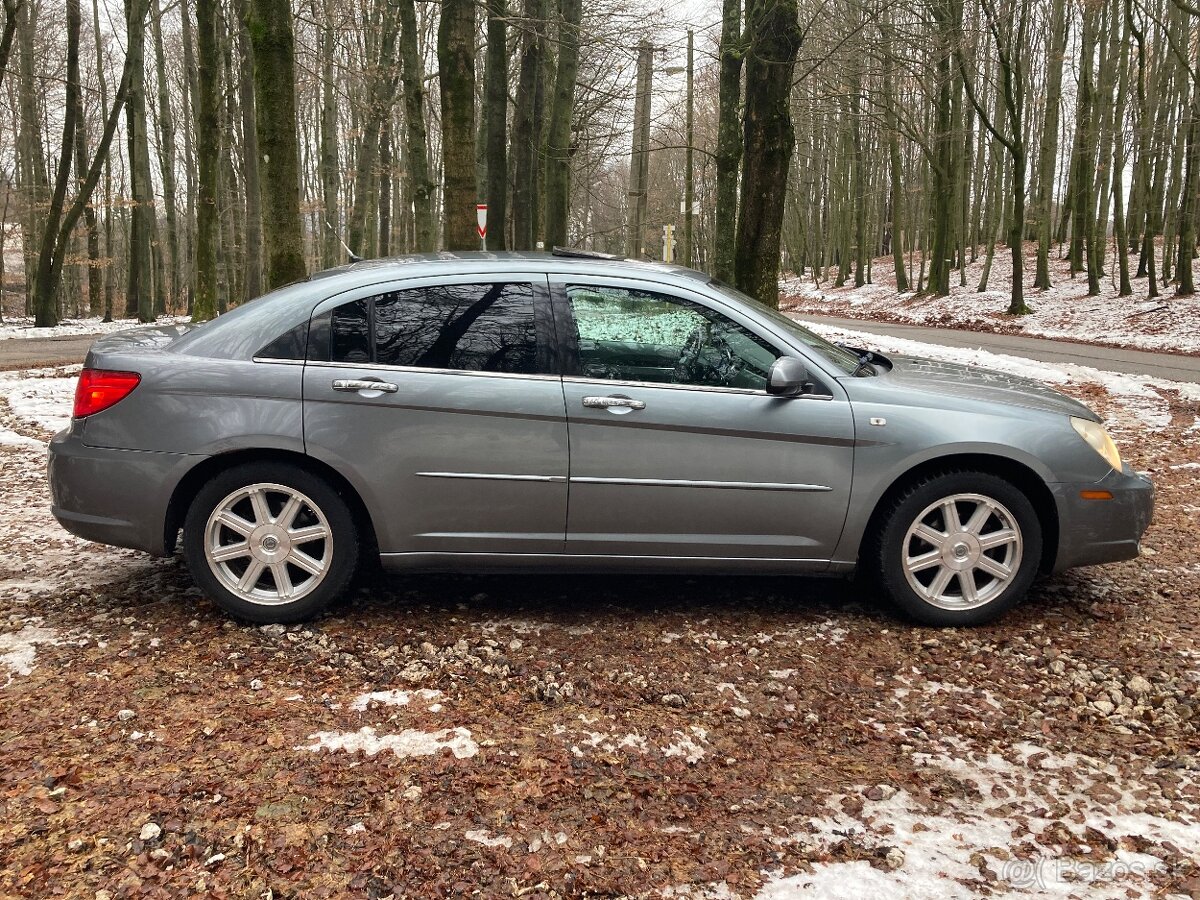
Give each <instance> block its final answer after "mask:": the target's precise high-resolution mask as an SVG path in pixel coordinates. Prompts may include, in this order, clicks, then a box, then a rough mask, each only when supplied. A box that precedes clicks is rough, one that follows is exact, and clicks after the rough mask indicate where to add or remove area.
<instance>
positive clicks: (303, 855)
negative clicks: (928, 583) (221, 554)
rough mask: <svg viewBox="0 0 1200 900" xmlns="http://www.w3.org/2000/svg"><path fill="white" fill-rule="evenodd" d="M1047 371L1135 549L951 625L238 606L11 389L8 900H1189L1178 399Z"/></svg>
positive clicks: (713, 584)
mask: <svg viewBox="0 0 1200 900" xmlns="http://www.w3.org/2000/svg"><path fill="white" fill-rule="evenodd" d="M48 374H49V375H51V376H53V375H55V374H56V373H48ZM12 377H14V378H22V379H27V378H28V377H30V374H29V373H15V374H14V375H13V376H12ZM53 380H54V379H53V378H50V379H48V381H53ZM22 383H23V384H24V383H26V381H23V382H22ZM2 387H3V385H2V384H0V389H2ZM48 389H49V388H48ZM1063 389H1064V390H1067V391H1068V392H1070V393H1072V394H1074V395H1076V396H1078V397H1080V398H1081V399H1083V400H1085V402H1088V403H1089V404H1092V405H1093V406H1094V407H1095V408H1097V409H1098V410H1099V411H1100V412H1101V413H1102V414H1104V415H1106V416H1107V417H1109V421H1110V424H1111V425H1112V426H1113V430H1114V433H1115V434H1116V436H1117V438H1118V441H1119V443H1120V444H1121V449H1122V452H1123V453H1124V454H1125V455H1126V456H1127V458H1128V459H1130V461H1131V462H1132V464H1133V465H1135V466H1136V467H1138V468H1140V469H1147V470H1149V471H1150V472H1151V473H1152V475H1153V477H1154V478H1155V480H1156V483H1157V486H1158V492H1159V493H1158V504H1159V505H1158V511H1157V514H1156V518H1155V522H1154V524H1153V526H1152V527H1151V529H1150V531H1149V532H1148V534H1147V537H1146V542H1145V547H1146V554H1145V555H1144V556H1143V557H1142V558H1141V559H1139V560H1137V561H1134V562H1130V563H1124V564H1119V565H1115V566H1110V567H1104V568H1097V569H1084V570H1079V571H1075V572H1071V573H1067V574H1065V575H1062V576H1057V577H1054V578H1050V579H1046V580H1043V581H1041V582H1039V583H1038V584H1037V585H1036V586H1035V588H1034V590H1033V592H1032V595H1031V597H1030V599H1029V601H1028V602H1027V603H1025V604H1024V605H1022V606H1021V607H1020V608H1018V609H1017V610H1016V611H1015V612H1014V613H1013V614H1011V615H1010V616H1008V617H1007V618H1006V619H1005V620H1004V621H1002V622H1000V623H998V624H996V625H993V626H989V627H986V628H980V629H974V630H970V631H952V630H935V629H927V628H917V627H913V626H911V625H909V624H908V623H906V622H904V621H902V620H900V619H898V618H897V617H896V616H895V615H894V614H893V613H892V612H891V611H890V610H888V609H887V608H885V607H884V606H882V605H881V604H880V602H879V601H878V600H877V598H876V597H875V596H874V595H873V594H872V593H871V591H870V590H869V589H868V588H866V587H865V586H864V585H863V584H861V583H857V582H848V581H840V580H820V579H781V578H761V579H755V578H736V579H735V578H708V577H697V578H687V577H640V578H631V577H605V578H597V577H589V578H557V577H472V578H467V577H451V576H426V577H420V578H416V577H413V578H394V579H385V578H382V577H370V578H366V579H364V580H363V581H361V582H360V583H359V584H358V585H356V587H355V588H354V590H353V591H352V593H351V596H350V597H348V599H347V600H346V601H345V602H344V603H342V604H340V605H339V606H337V607H336V608H334V609H333V610H331V611H330V612H329V613H328V614H327V615H326V616H324V617H322V618H321V619H319V620H317V621H314V622H311V623H308V624H306V625H301V626H289V627H282V626H268V627H252V626H247V625H243V624H240V623H236V622H233V621H230V620H229V619H227V618H226V617H225V616H224V615H222V614H221V613H220V611H219V610H217V609H215V608H214V607H213V606H212V605H211V604H210V603H208V602H207V601H206V600H204V599H203V598H202V597H201V596H200V595H199V592H198V591H197V590H196V589H195V587H194V586H193V585H192V583H191V580H190V579H189V577H188V575H187V572H186V570H185V568H184V566H183V564H182V560H181V559H180V558H179V557H174V558H171V559H166V560H155V559H150V558H148V557H146V556H144V555H141V554H137V553H134V552H131V551H122V550H115V549H109V548H103V547H98V546H94V545H89V544H86V543H84V542H82V541H78V540H76V539H75V538H73V537H71V536H70V535H68V534H66V532H64V531H62V530H61V529H60V528H59V527H58V526H57V525H56V523H55V522H54V521H53V519H52V518H51V516H50V515H49V512H48V508H47V506H48V501H47V496H46V483H45V474H44V449H43V448H42V445H41V442H43V441H44V440H45V439H46V438H48V436H49V433H48V431H47V430H46V429H44V428H42V427H40V426H39V425H37V424H36V422H35V421H32V420H30V419H28V418H23V417H22V416H19V415H17V414H15V413H14V412H13V410H12V408H11V407H9V406H7V405H5V404H4V403H3V402H0V433H4V432H5V431H6V432H7V433H9V434H11V435H14V436H15V437H13V438H10V439H8V440H5V441H2V442H0V467H2V468H3V477H2V479H0V685H2V686H0V896H31V897H32V896H37V897H50V896H68V897H88V898H104V897H106V898H109V900H116V898H121V897H135V896H147V897H158V896H162V897H167V896H170V897H174V896H180V895H185V894H202V895H205V896H214V897H266V896H271V897H305V898H307V897H343V896H349V897H372V898H385V897H388V896H394V897H426V896H428V897H433V896H445V895H448V894H452V895H459V894H468V893H471V894H473V895H477V896H486V897H492V896H496V897H500V896H504V897H509V896H520V897H567V896H604V897H616V896H630V897H696V898H700V897H705V898H729V897H756V896H757V897H762V898H782V897H835V896H855V897H861V896H866V895H868V894H874V895H877V896H878V897H929V898H941V897H962V896H971V895H985V896H990V895H1008V894H1014V895H1018V896H1027V895H1044V896H1056V897H1071V896H1075V897H1104V896H1111V897H1139V896H1146V897H1150V896H1184V897H1187V896H1191V897H1200V735H1198V730H1197V723H1198V722H1200V645H1198V642H1197V636H1198V635H1200V611H1198V607H1197V603H1196V596H1197V592H1198V589H1200V556H1198V554H1197V538H1196V535H1197V533H1198V532H1200V501H1198V500H1197V499H1196V497H1197V490H1198V489H1200V466H1195V465H1194V464H1195V463H1196V462H1197V461H1200V409H1198V408H1197V404H1196V403H1194V402H1192V401H1188V400H1185V399H1180V398H1179V397H1177V396H1170V395H1169V394H1168V395H1164V396H1165V397H1166V399H1165V401H1164V402H1166V403H1167V404H1168V407H1169V408H1168V409H1167V411H1166V413H1165V414H1164V415H1162V416H1159V417H1158V418H1157V419H1156V421H1161V423H1162V424H1161V425H1160V427H1157V428H1152V427H1149V426H1148V425H1147V424H1146V420H1145V419H1144V418H1143V417H1139V416H1138V415H1137V410H1136V409H1133V408H1131V406H1130V404H1129V401H1128V398H1124V399H1123V400H1122V402H1116V400H1114V399H1113V397H1112V396H1111V395H1110V394H1109V393H1108V392H1107V391H1106V390H1105V389H1103V388H1102V387H1099V386H1097V385H1089V384H1076V385H1066V386H1064V387H1063ZM0 393H2V390H0ZM18 438H19V440H18Z"/></svg>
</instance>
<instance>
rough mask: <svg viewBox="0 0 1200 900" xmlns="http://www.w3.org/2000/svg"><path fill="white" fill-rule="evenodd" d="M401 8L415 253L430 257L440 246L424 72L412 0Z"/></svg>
mask: <svg viewBox="0 0 1200 900" xmlns="http://www.w3.org/2000/svg"><path fill="white" fill-rule="evenodd" d="M397 2H398V4H399V7H400V10H399V12H400V70H401V72H400V77H401V80H402V82H403V85H404V134H405V145H404V149H405V156H406V158H407V163H408V165H407V167H406V169H407V173H408V191H409V196H410V197H412V204H413V229H414V239H415V246H416V249H417V250H418V251H420V252H422V253H427V252H429V251H431V250H433V249H434V248H435V247H436V246H437V228H436V226H435V224H434V220H433V192H434V184H433V181H432V180H431V179H430V177H429V149H428V147H427V146H426V141H427V137H426V132H425V85H424V77H423V76H424V69H423V67H422V65H421V57H420V54H419V53H418V49H417V15H416V7H415V6H414V5H413V0H397Z"/></svg>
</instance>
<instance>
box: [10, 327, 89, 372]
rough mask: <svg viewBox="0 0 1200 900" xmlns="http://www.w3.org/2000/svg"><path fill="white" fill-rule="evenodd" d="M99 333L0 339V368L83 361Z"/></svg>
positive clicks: (56, 364) (23, 367)
mask: <svg viewBox="0 0 1200 900" xmlns="http://www.w3.org/2000/svg"><path fill="white" fill-rule="evenodd" d="M98 337H99V335H98V334H85V335H69V336H65V337H53V338H10V339H8V340H3V341H0V370H3V369H26V368H31V367H33V366H63V365H67V364H68V363H81V362H83V358H84V357H85V356H87V352H88V347H90V346H92V341H94V340H96V338H98Z"/></svg>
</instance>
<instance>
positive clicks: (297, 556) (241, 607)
mask: <svg viewBox="0 0 1200 900" xmlns="http://www.w3.org/2000/svg"><path fill="white" fill-rule="evenodd" d="M183 546H184V554H185V556H186V558H187V562H188V568H189V569H191V572H192V577H193V578H195V580H196V583H197V584H198V585H199V586H200V588H201V589H202V590H203V591H204V592H205V594H207V595H208V596H209V597H210V598H211V599H212V600H213V601H214V602H216V603H217V604H219V605H220V606H221V607H222V608H223V609H225V610H226V611H227V612H229V613H231V614H233V615H234V616H237V617H238V618H241V619H246V620H248V621H250V622H256V623H260V624H271V623H289V622H298V621H301V620H304V619H307V618H310V617H311V616H313V615H315V614H316V613H317V612H319V611H320V610H321V609H323V608H324V607H325V606H326V605H327V604H328V603H329V602H330V601H332V600H333V599H335V598H336V597H337V596H338V595H339V594H340V593H341V592H342V591H343V590H344V589H345V587H346V585H347V584H348V583H349V582H350V579H351V578H352V577H353V576H354V570H355V567H356V565H357V562H358V554H359V541H358V533H357V528H356V527H355V523H354V517H353V515H351V513H350V509H349V507H348V506H347V505H346V503H345V501H344V500H342V498H341V497H340V496H338V493H337V491H336V490H334V489H333V488H332V487H330V486H329V484H328V483H327V482H325V481H324V480H323V479H321V478H320V477H318V476H316V475H314V474H312V473H311V472H308V471H306V470H305V469H302V468H300V467H298V466H292V465H287V464H282V463H281V464H275V463H250V464H247V465H242V466H237V467H235V468H232V469H229V470H227V471H225V472H222V473H221V474H219V475H218V476H216V477H215V478H214V479H213V480H212V481H210V482H209V483H208V484H206V485H205V486H204V487H203V488H202V489H201V490H200V492H199V493H198V494H197V495H196V499H195V500H194V501H193V502H192V505H191V507H190V508H189V509H188V513H187V517H186V519H185V520H184V526H183Z"/></svg>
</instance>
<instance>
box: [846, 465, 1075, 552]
mask: <svg viewBox="0 0 1200 900" xmlns="http://www.w3.org/2000/svg"><path fill="white" fill-rule="evenodd" d="M952 472H985V473H987V474H989V475H996V476H998V477H1000V478H1003V479H1004V480H1005V481H1008V482H1009V483H1010V484H1012V485H1013V486H1014V487H1016V488H1017V489H1019V490H1020V491H1021V492H1022V493H1024V494H1025V496H1026V497H1028V498H1029V502H1030V503H1031V504H1032V505H1033V509H1034V512H1036V513H1037V517H1038V522H1039V523H1040V524H1041V526H1042V558H1041V559H1040V560H1039V561H1038V569H1039V571H1041V572H1043V573H1048V572H1050V570H1051V569H1052V568H1053V566H1054V560H1055V558H1056V557H1057V555H1058V537H1059V523H1058V506H1057V505H1056V504H1055V502H1054V495H1053V494H1052V493H1051V491H1050V488H1049V487H1047V486H1046V482H1045V481H1044V480H1043V479H1042V477H1041V476H1040V475H1038V473H1037V472H1035V471H1034V470H1033V469H1031V468H1030V467H1029V466H1027V465H1025V464H1024V463H1022V462H1020V461H1018V460H1015V459H1012V458H1010V457H1007V456H998V455H995V454H990V453H956V454H953V455H950V456H939V457H935V458H933V459H927V460H925V461H924V462H920V463H917V464H916V465H914V466H912V467H911V468H909V469H907V470H905V471H904V472H902V473H901V474H900V475H898V476H897V477H896V478H895V479H894V480H893V481H892V482H891V484H889V485H888V487H887V488H886V489H885V490H884V491H883V493H882V494H880V495H879V499H878V500H876V502H875V505H874V507H873V509H872V510H871V515H870V518H869V519H868V520H867V526H866V528H865V529H864V530H863V537H862V541H861V542H860V549H859V558H860V559H861V558H862V551H863V550H864V549H866V548H867V547H869V546H870V545H871V543H872V542H873V541H875V540H876V539H877V537H878V536H879V533H880V530H881V527H882V524H883V522H882V519H883V516H884V514H885V513H886V512H887V510H888V509H890V508H891V506H892V504H893V502H894V501H895V500H896V498H897V497H898V496H899V495H900V494H901V493H903V492H904V491H905V490H906V489H908V488H909V487H910V486H911V485H913V484H915V483H916V482H918V481H922V480H924V479H926V478H929V477H932V476H936V475H942V474H949V473H952Z"/></svg>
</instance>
